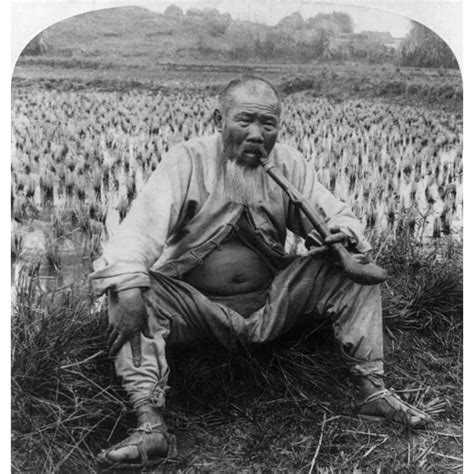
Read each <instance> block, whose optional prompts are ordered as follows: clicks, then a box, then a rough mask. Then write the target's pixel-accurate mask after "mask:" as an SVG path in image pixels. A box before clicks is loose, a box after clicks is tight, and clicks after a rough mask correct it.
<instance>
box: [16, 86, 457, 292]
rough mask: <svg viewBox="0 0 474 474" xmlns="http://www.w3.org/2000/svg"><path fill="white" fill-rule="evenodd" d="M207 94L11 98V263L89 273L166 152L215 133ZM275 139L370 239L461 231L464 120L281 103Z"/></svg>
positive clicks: (378, 108) (28, 92)
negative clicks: (305, 164)
mask: <svg viewBox="0 0 474 474" xmlns="http://www.w3.org/2000/svg"><path fill="white" fill-rule="evenodd" d="M215 104H216V98H215V97H209V96H208V95H206V94H205V93H192V94H190V93H186V92H175V93H171V94H166V95H165V94H163V93H160V92H158V93H152V92H146V91H129V92H86V91H64V92H60V91H54V90H50V91H47V90H39V89H36V90H35V89H33V88H28V89H16V90H14V91H13V95H12V128H13V133H12V151H13V156H12V181H11V185H12V189H11V195H12V218H13V226H12V257H13V258H12V262H13V264H14V268H13V271H12V278H13V280H14V279H15V278H16V277H15V275H16V274H17V273H18V268H19V266H20V265H19V263H22V262H30V263H31V262H32V261H33V262H37V264H38V265H39V266H40V274H41V275H42V281H43V282H44V284H45V285H48V282H51V284H52V285H54V286H57V285H58V283H59V285H63V284H64V285H67V284H68V282H70V281H72V280H73V279H77V278H78V277H80V278H85V275H86V274H87V272H88V271H89V269H90V262H91V261H92V260H93V259H94V258H95V257H96V256H97V255H98V254H99V253H100V249H101V245H102V244H103V242H104V241H105V240H106V239H107V238H108V235H110V233H111V232H113V231H114V229H115V228H116V226H117V225H118V223H119V222H120V221H121V220H122V219H123V217H124V216H125V215H126V213H127V211H128V209H129V206H130V203H131V201H132V200H133V199H134V197H135V196H136V194H137V193H138V192H139V191H140V189H141V187H142V186H143V184H144V182H146V180H147V178H148V176H149V175H150V173H151V172H152V171H153V170H154V169H155V167H156V165H157V163H158V162H159V161H160V159H161V156H162V155H163V153H166V151H167V150H168V149H169V148H170V147H171V146H172V145H174V144H175V143H178V142H180V141H182V140H188V139H190V138H192V137H195V136H202V135H209V134H212V133H214V127H213V123H212V111H213V108H214V107H215ZM283 110H284V112H283V123H282V127H281V133H280V138H279V139H280V141H281V142H284V143H288V144H291V145H293V146H295V147H296V148H298V149H299V150H300V151H301V152H302V153H303V155H304V156H305V158H306V159H307V160H309V161H310V162H311V163H312V164H313V165H314V167H315V169H316V170H317V173H318V176H319V179H320V181H321V182H322V183H323V184H324V185H325V186H326V187H328V188H329V189H330V190H331V191H333V193H334V194H335V195H336V196H338V197H339V198H341V199H342V200H344V201H346V202H348V203H349V204H350V205H351V207H352V209H353V210H354V211H355V213H356V214H357V215H358V217H359V218H360V219H361V220H362V221H363V222H364V224H365V226H366V229H367V235H368V236H369V238H371V239H377V238H379V237H381V236H383V237H384V238H393V239H396V238H397V237H398V236H401V235H404V236H409V237H410V238H411V237H412V238H413V239H416V240H417V241H418V242H420V243H423V244H425V245H433V244H436V243H437V242H439V241H440V240H441V239H444V238H446V237H448V238H455V239H461V236H462V205H463V201H462V186H463V179H462V178H463V164H462V143H463V132H462V125H463V124H462V119H459V118H457V117H456V116H455V115H454V114H449V113H445V112H441V111H439V112H438V111H436V112H434V111H432V110H427V109H424V108H418V107H409V106H400V105H395V104H384V103H376V102H369V101H363V100H353V101H345V102H341V103H334V102H333V101H328V100H326V99H322V98H314V97H310V96H308V95H298V94H295V95H292V96H288V97H287V98H285V99H284V108H283Z"/></svg>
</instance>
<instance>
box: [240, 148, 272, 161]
mask: <svg viewBox="0 0 474 474" xmlns="http://www.w3.org/2000/svg"><path fill="white" fill-rule="evenodd" d="M242 154H244V155H246V156H248V157H250V158H257V159H258V158H262V157H266V156H267V152H266V151H265V148H263V146H251V147H245V148H244V149H243V151H242Z"/></svg>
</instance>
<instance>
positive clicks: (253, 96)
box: [226, 84, 280, 115]
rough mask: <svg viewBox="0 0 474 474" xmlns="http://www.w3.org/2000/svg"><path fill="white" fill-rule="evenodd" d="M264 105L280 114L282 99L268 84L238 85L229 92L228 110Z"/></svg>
mask: <svg viewBox="0 0 474 474" xmlns="http://www.w3.org/2000/svg"><path fill="white" fill-rule="evenodd" d="M252 106H254V107H258V108H260V107H263V108H265V109H267V110H268V111H269V112H270V111H271V112H273V113H274V114H276V115H280V100H279V99H278V97H277V95H276V94H275V92H274V91H273V90H272V89H271V88H270V87H268V86H267V85H266V84H247V85H242V86H241V87H236V88H235V89H234V90H233V91H231V92H230V94H229V99H228V104H227V107H226V108H227V111H230V110H234V111H235V110H238V109H241V108H248V107H252Z"/></svg>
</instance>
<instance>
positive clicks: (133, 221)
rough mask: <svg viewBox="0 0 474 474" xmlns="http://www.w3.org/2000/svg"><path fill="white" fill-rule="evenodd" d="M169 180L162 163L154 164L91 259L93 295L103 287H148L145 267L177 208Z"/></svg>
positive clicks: (162, 242) (158, 251)
mask: <svg viewBox="0 0 474 474" xmlns="http://www.w3.org/2000/svg"><path fill="white" fill-rule="evenodd" d="M171 181H172V180H171V179H170V177H169V174H168V173H167V171H166V169H165V167H164V166H162V164H160V165H158V167H157V169H156V170H155V171H154V172H153V174H152V175H151V176H150V178H149V180H148V182H147V183H146V184H145V186H144V187H143V189H142V190H141V192H140V193H139V195H138V196H137V198H136V199H135V201H134V202H133V204H132V207H131V208H130V211H129V213H128V214H127V216H126V217H125V219H124V220H123V221H122V223H121V224H120V226H119V227H118V229H117V230H116V232H115V233H114V234H113V235H112V236H111V238H110V240H109V241H108V243H107V244H106V245H105V246H104V250H103V254H102V256H101V257H100V258H99V259H98V260H96V261H95V262H94V263H93V268H94V271H93V273H91V274H90V275H89V281H90V282H91V284H92V288H93V291H94V293H95V294H96V295H97V296H100V295H102V294H103V293H104V292H105V291H106V290H112V291H120V290H125V289H128V288H137V287H142V288H149V287H150V277H149V274H148V269H149V268H150V267H151V266H152V265H153V263H154V262H155V261H156V260H157V259H158V258H159V257H160V255H161V254H162V252H163V248H164V245H165V242H166V240H167V237H168V234H169V232H171V230H172V228H173V227H174V225H175V222H176V219H177V213H178V212H179V209H176V207H177V204H176V203H175V199H174V197H173V189H172V188H173V186H172V182H171ZM178 206H179V204H178Z"/></svg>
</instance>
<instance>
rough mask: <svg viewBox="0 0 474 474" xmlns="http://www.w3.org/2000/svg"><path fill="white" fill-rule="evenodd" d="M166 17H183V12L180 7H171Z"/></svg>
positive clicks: (167, 10)
mask: <svg viewBox="0 0 474 474" xmlns="http://www.w3.org/2000/svg"><path fill="white" fill-rule="evenodd" d="M164 15H165V16H183V10H182V9H181V8H180V7H178V5H170V6H169V7H168V8H167V9H166V10H165V11H164Z"/></svg>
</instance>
